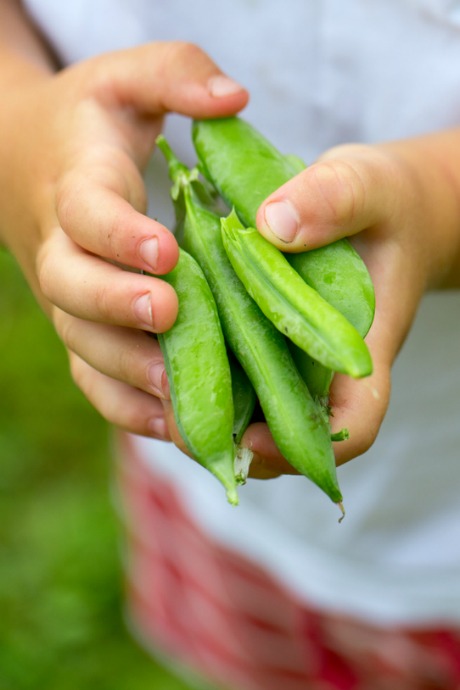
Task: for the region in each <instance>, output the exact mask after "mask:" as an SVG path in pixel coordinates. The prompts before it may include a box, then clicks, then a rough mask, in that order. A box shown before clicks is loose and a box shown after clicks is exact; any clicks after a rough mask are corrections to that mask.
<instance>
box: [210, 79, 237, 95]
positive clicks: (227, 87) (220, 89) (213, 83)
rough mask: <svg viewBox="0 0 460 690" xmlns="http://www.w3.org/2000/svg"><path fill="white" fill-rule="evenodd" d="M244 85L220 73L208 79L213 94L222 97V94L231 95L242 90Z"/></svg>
mask: <svg viewBox="0 0 460 690" xmlns="http://www.w3.org/2000/svg"><path fill="white" fill-rule="evenodd" d="M242 90H243V87H242V86H241V85H240V84H238V83H237V82H236V81H233V79H230V78H229V77H225V76H224V75H223V74H218V75H216V76H214V77H211V78H210V79H209V81H208V91H209V93H210V94H211V96H215V97H216V98H220V97H221V96H231V95H232V94H234V93H238V91H242Z"/></svg>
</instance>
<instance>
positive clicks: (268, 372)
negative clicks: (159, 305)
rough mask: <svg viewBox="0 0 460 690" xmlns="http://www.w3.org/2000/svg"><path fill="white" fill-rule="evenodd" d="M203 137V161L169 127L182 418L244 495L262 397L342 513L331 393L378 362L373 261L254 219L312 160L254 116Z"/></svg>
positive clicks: (166, 341)
mask: <svg viewBox="0 0 460 690" xmlns="http://www.w3.org/2000/svg"><path fill="white" fill-rule="evenodd" d="M192 139H193V144H194V147H195V151H196V153H197V157H198V166H197V167H196V168H194V169H192V170H191V169H189V168H187V167H186V166H185V165H184V164H183V163H181V162H180V161H179V160H178V159H177V157H176V156H175V154H174V153H173V151H172V150H171V148H170V146H169V144H168V143H167V142H166V140H165V138H164V137H163V136H160V137H159V138H158V140H157V145H158V147H159V148H160V149H161V151H162V152H163V154H164V156H165V158H166V160H167V162H168V166H169V174H170V177H171V180H172V187H171V196H172V199H173V201H174V206H175V210H176V219H177V228H176V235H177V238H178V241H179V244H180V246H181V252H180V260H179V263H178V266H176V269H174V271H173V272H172V273H171V274H169V275H168V276H165V278H166V279H167V280H170V282H172V284H173V285H174V287H175V288H176V290H177V291H178V297H179V314H178V319H177V321H176V323H175V324H174V325H173V327H172V328H171V329H170V330H169V331H168V332H166V333H165V334H162V335H161V336H159V340H160V345H161V348H162V351H163V354H164V357H165V363H166V370H167V374H168V378H169V380H170V385H171V391H172V396H171V399H172V404H173V409H174V414H175V418H176V423H177V424H178V428H179V430H180V432H181V435H182V437H183V440H184V442H185V444H186V445H187V448H188V449H189V451H190V453H191V454H192V455H193V457H194V458H195V459H196V460H197V461H198V462H199V463H201V464H202V465H203V466H204V467H205V468H207V469H208V470H210V471H211V472H212V473H213V474H214V475H215V476H216V477H217V478H218V479H219V480H220V481H221V482H222V484H223V485H224V487H225V489H226V492H227V498H228V500H229V501H230V502H231V503H233V504H236V503H237V502H238V495H237V487H238V484H240V483H243V482H244V480H245V476H243V477H242V476H240V475H239V474H238V470H237V469H235V468H236V467H238V466H239V465H238V464H237V462H236V460H237V458H239V457H240V455H241V449H240V448H239V441H240V440H241V437H242V435H243V433H244V431H245V429H246V427H247V426H248V424H249V423H250V421H251V419H252V416H253V414H254V409H258V410H260V411H261V413H262V415H263V418H264V419H265V421H266V423H267V424H268V427H269V429H270V432H271V434H272V436H273V440H274V442H275V444H276V445H277V447H278V449H279V451H280V452H281V453H282V455H283V456H284V457H285V458H286V460H287V461H288V462H289V463H290V464H291V465H292V466H293V467H294V468H295V469H296V470H297V471H298V472H299V473H300V474H303V475H305V476H306V477H308V478H309V479H310V480H311V481H313V482H314V483H315V484H316V485H317V486H318V487H319V488H320V489H322V490H323V491H324V492H325V493H326V494H327V495H328V496H329V498H330V499H331V500H332V501H334V502H335V503H337V504H338V505H339V506H340V508H341V510H342V512H343V507H342V494H341V491H340V488H339V484H338V480H337V473H336V465H335V458H334V452H333V446H332V442H333V440H338V439H340V438H346V437H347V434H346V430H344V432H343V433H342V434H339V435H336V436H335V437H334V438H333V437H331V429H330V424H329V408H328V392H329V386H330V383H331V380H332V377H333V374H334V372H342V373H344V374H347V375H350V376H353V377H363V376H368V375H369V374H370V373H371V372H372V360H371V356H370V353H369V351H368V349H367V346H366V344H365V342H364V336H365V335H366V333H367V331H368V330H369V328H370V326H371V323H372V319H373V315H374V309H375V300H374V291H373V286H372V282H371V279H370V276H369V274H368V271H367V269H366V266H365V264H364V263H363V261H362V259H361V258H360V256H359V255H358V254H357V252H356V251H355V250H354V249H353V247H352V246H351V244H350V243H349V242H348V241H347V240H339V241H338V242H335V243H333V244H331V245H328V246H326V247H322V248H320V249H316V250H313V251H306V252H302V253H301V254H296V255H291V256H289V255H285V254H283V253H282V252H281V251H279V250H278V249H277V248H275V247H274V246H273V245H272V244H270V243H269V242H268V241H267V240H265V239H264V238H263V237H262V236H261V235H260V234H259V233H258V232H257V230H255V215H256V212H257V209H258V207H259V205H260V203H261V202H262V201H263V200H264V199H265V198H266V197H267V196H269V194H271V193H272V192H273V191H275V190H276V189H277V188H278V187H280V186H281V185H282V184H284V183H285V182H286V181H287V180H289V179H290V178H291V177H293V176H294V175H295V174H297V172H299V170H300V169H302V167H304V166H303V164H302V163H301V162H299V160H298V159H296V158H295V157H293V156H285V155H283V154H281V153H280V152H279V151H278V150H277V149H276V148H275V147H274V146H273V145H272V144H271V143H270V142H269V141H268V140H267V139H265V138H264V137H263V136H262V135H261V134H260V133H259V132H258V131H257V130H256V129H255V128H254V127H253V126H251V125H250V124H249V123H247V122H246V121H244V120H243V119H242V118H240V117H238V116H235V117H229V118H222V119H215V120H199V121H194V122H193V125H192ZM197 274H200V280H199V281H198V284H197V277H196V276H197ZM219 332H220V333H219ZM244 474H245V473H244Z"/></svg>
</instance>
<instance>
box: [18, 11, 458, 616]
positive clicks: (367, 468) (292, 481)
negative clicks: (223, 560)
mask: <svg viewBox="0 0 460 690" xmlns="http://www.w3.org/2000/svg"><path fill="white" fill-rule="evenodd" d="M24 4H25V5H26V6H27V7H28V9H29V10H30V13H31V15H32V16H33V17H34V18H35V20H36V21H37V23H38V24H39V25H40V26H41V27H42V29H43V31H44V33H45V34H46V35H47V36H48V37H49V39H50V40H51V42H52V43H53V45H54V46H55V48H56V50H57V52H58V54H59V55H60V56H61V57H62V59H63V60H64V62H66V63H71V62H74V61H76V60H80V59H84V58H86V57H88V56H91V55H93V54H96V53H99V52H102V51H105V50H110V49H112V48H118V47H128V46H130V45H135V44H137V43H142V42H146V41H150V40H157V39H161V40H169V39H184V40H189V41H193V42H195V43H198V44H199V45H201V46H202V47H203V48H204V49H205V50H207V52H208V53H209V54H210V55H211V56H212V57H213V58H214V59H215V60H216V62H217V63H218V64H219V65H220V66H221V67H222V68H223V69H224V71H226V72H227V73H228V74H230V75H231V76H233V77H234V78H235V79H237V80H239V81H240V82H241V83H242V84H244V85H245V86H247V87H248V88H249V90H250V91H251V93H252V98H251V102H250V104H249V106H248V108H247V109H246V110H245V112H244V116H245V117H246V118H247V119H249V120H251V121H252V122H253V123H254V124H255V125H256V126H257V127H258V128H259V129H260V130H261V131H262V132H263V133H264V134H266V135H267V136H268V137H269V138H271V140H272V141H273V142H274V143H275V144H276V145H277V146H278V147H279V148H281V149H282V150H284V151H285V152H293V153H296V154H298V155H300V156H302V157H303V158H304V159H305V160H307V162H309V161H312V160H314V158H315V157H316V156H317V155H318V154H319V153H321V152H322V151H323V150H325V149H326V148H328V147H330V146H331V145H334V144H336V143H341V142H347V141H361V142H374V141H377V140H382V139H392V138H401V137H405V136H410V135H414V134H418V133H422V132H426V131H429V130H434V129H439V128H442V127H449V126H452V125H457V124H458V123H459V122H460V2H459V1H455V0H347V2H344V1H343V0H322V1H320V0H311V1H310V2H306V1H305V0H283V2H277V1H276V0H266V2H262V0H225V1H223V2H219V3H218V8H217V6H216V3H213V2H209V1H206V0H195V1H194V2H193V3H191V2H186V1H184V0H168V2H167V3H160V2H154V0H118V1H117V0H78V1H77V0H74V2H72V3H62V2H60V0H26V1H25V3H24ZM166 127H167V134H168V137H169V138H170V139H171V142H172V144H173V146H174V148H175V149H176V150H177V151H178V152H179V154H180V155H181V156H182V157H183V158H185V160H187V161H189V162H193V160H194V158H193V153H192V149H191V145H190V136H189V122H187V120H186V119H185V118H181V117H178V116H172V117H170V118H169V119H168V122H167V126H166ZM158 180H160V182H159V183H158ZM147 182H148V183H149V185H150V186H151V192H152V197H151V212H152V214H153V215H155V216H156V217H160V218H162V219H164V220H165V221H167V220H168V219H170V218H171V207H170V203H169V200H168V189H169V181H168V179H167V175H166V172H165V167H164V164H163V163H162V160H161V159H160V157H157V156H154V157H153V161H152V167H151V169H150V170H149V172H148V175H147ZM459 314H460V293H459V292H449V293H433V294H429V295H427V296H426V298H425V300H424V302H423V304H422V306H421V309H420V312H419V314H418V317H417V320H416V323H415V325H414V328H413V331H412V332H411V334H410V337H409V338H408V340H407V342H406V344H405V347H404V348H403V351H402V353H401V355H400V356H399V358H398V361H397V363H396V365H395V367H394V379H393V381H394V383H393V393H392V401H391V404H390V409H389V412H388V415H387V417H386V420H385V422H384V424H383V428H382V430H381V433H380V435H379V437H378V439H377V441H376V443H375V444H374V446H373V447H372V449H371V450H370V451H368V452H367V453H366V454H365V455H364V456H362V457H361V458H358V459H356V460H354V461H353V462H351V463H348V464H347V465H346V466H343V467H341V468H340V469H339V480H340V484H341V488H342V491H343V494H344V498H345V503H346V508H347V517H346V519H345V520H344V521H343V523H342V524H340V525H338V523H337V517H338V516H337V514H336V512H335V509H334V507H333V506H332V504H330V502H329V501H328V500H327V499H326V498H325V497H324V495H323V494H322V492H320V491H319V490H318V489H317V487H314V486H313V485H311V484H310V483H309V482H308V481H307V480H306V479H304V478H302V477H282V478H279V479H276V480H272V481H269V482H258V481H255V480H252V481H249V482H248V484H247V485H246V486H245V487H244V488H242V489H241V491H240V500H241V504H240V506H239V507H238V508H237V509H234V508H231V507H230V506H228V505H227V504H226V501H225V496H224V493H223V490H222V488H221V487H220V485H218V483H217V481H216V480H215V479H214V478H213V477H211V476H210V475H208V473H206V472H205V471H204V470H203V469H202V468H200V467H198V466H197V465H196V464H195V463H193V462H190V460H189V459H188V458H186V457H185V456H183V455H182V454H181V453H180V452H179V451H178V450H177V449H175V447H173V446H172V445H170V444H164V443H160V442H155V441H151V440H148V439H138V441H137V443H138V446H139V448H140V450H141V452H142V453H143V454H144V456H145V459H146V462H148V463H152V466H153V465H154V466H155V468H156V469H157V471H161V472H164V473H166V474H168V475H169V476H172V477H174V480H175V482H176V483H177V485H178V486H180V487H182V488H183V493H184V497H185V500H187V502H188V504H189V506H190V509H191V510H192V511H193V513H194V515H195V516H196V518H197V519H198V520H200V521H201V523H202V524H203V525H204V526H205V528H206V529H208V530H210V531H211V532H212V533H213V534H214V535H215V536H216V537H217V538H219V539H222V540H224V541H225V542H226V543H228V544H231V545H233V546H235V547H236V548H239V549H241V550H243V551H245V552H247V553H248V554H250V555H251V557H253V558H254V557H255V558H258V559H259V560H260V561H261V562H263V563H264V564H265V565H266V566H267V567H269V568H270V569H271V570H272V571H273V572H275V573H276V574H277V575H278V576H279V577H280V578H282V580H283V581H284V582H286V583H288V584H289V585H290V586H291V587H293V588H294V589H295V591H296V592H297V593H298V594H299V595H300V596H302V597H306V598H308V599H311V598H313V599H314V601H316V602H317V603H318V604H320V605H323V606H326V607H328V606H330V607H333V608H334V609H337V608H339V609H342V610H344V611H348V612H352V613H356V614H361V615H363V616H366V617H369V618H371V619H373V620H378V621H393V622H398V621H402V622H426V621H432V620H437V621H438V620H440V619H441V620H442V619H444V620H452V621H455V622H456V623H457V624H458V623H460V505H459V500H458V492H459V488H460V450H459V448H458V440H459V437H460V432H459V428H458V426H457V424H458V421H457V418H458V414H459V412H460V356H459V346H458V344H459V342H460V318H459Z"/></svg>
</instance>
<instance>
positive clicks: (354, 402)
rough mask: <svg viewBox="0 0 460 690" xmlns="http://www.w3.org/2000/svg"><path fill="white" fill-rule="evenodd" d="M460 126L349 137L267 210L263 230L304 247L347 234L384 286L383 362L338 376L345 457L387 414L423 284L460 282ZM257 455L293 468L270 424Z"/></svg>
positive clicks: (379, 325) (373, 347) (268, 471)
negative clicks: (370, 138)
mask: <svg viewBox="0 0 460 690" xmlns="http://www.w3.org/2000/svg"><path fill="white" fill-rule="evenodd" d="M459 160H460V134H459V133H458V132H450V133H449V132H447V133H444V134H437V135H432V136H427V137H424V138H420V139H414V140H408V141H406V142H396V143H391V144H386V145H381V146H375V147H372V146H364V145H363V146H361V145H347V146H341V147H337V148H334V149H332V150H330V151H328V152H327V153H326V154H325V155H324V156H323V157H322V158H321V159H320V160H319V161H318V162H317V163H316V164H314V165H312V166H311V167H310V168H308V169H307V170H306V171H304V172H302V173H301V174H299V175H298V176H297V177H295V178H294V179H293V180H291V181H290V182H288V183H287V184H286V185H284V186H283V187H281V188H280V189H279V190H278V191H276V192H275V193H274V194H273V195H272V196H271V197H270V198H269V199H268V200H267V201H266V202H264V204H263V205H262V206H261V208H260V209H259V213H258V227H259V229H260V232H261V233H262V234H263V235H264V236H265V237H267V239H269V240H270V241H271V242H273V244H275V245H276V246H277V247H279V248H280V249H282V250H283V251H294V252H295V251H302V250H303V249H305V248H313V247H318V246H321V245H324V244H327V243H330V242H332V241H334V240H336V239H338V238H340V237H344V236H352V238H351V239H352V242H353V244H354V245H355V246H356V248H357V249H358V251H359V252H360V254H361V255H362V257H363V258H364V260H365V262H366V264H367V266H368V268H369V271H370V273H371V276H372V279H373V282H374V286H375V291H376V313H375V319H374V324H373V326H372V328H371V330H370V332H369V334H368V336H367V338H366V342H367V343H368V346H369V348H370V351H371V353H372V357H373V361H374V373H373V374H372V376H370V377H369V378H365V379H361V380H353V379H351V378H349V377H346V376H343V375H336V376H335V378H334V380H333V383H332V387H331V391H330V402H331V407H332V415H333V416H332V419H331V422H332V429H333V431H338V430H339V429H341V428H343V427H346V428H348V429H349V432H350V439H349V440H348V441H341V442H340V443H336V444H335V451H336V458H337V463H338V464H341V463H343V462H345V461H347V460H350V459H351V458H354V457H356V456H357V455H360V454H361V453H363V452H365V451H366V450H367V449H368V448H369V447H370V446H371V444H372V443H373V442H374V440H375V438H376V436H377V433H378V430H379V428H380V425H381V423H382V420H383V418H384V416H385V413H386V410H387V407H388V402H389V396H390V381H391V367H392V364H393V362H394V360H395V358H396V356H397V354H398V351H399V349H400V347H401V345H402V344H403V342H404V339H405V337H406V335H407V333H408V331H409V329H410V327H411V324H412V321H413V318H414V316H415V313H416V311H417V307H418V305H419V302H420V300H421V298H422V296H423V293H424V292H425V291H426V290H427V289H429V288H432V287H451V286H457V287H458V286H459V282H460V281H459V274H460V272H459V264H460V259H459V257H460V251H459V244H460V209H459V203H458V199H459V198H460V196H459V191H460V173H459V169H460V168H459V166H458V161H459ZM243 443H244V444H245V445H249V446H252V447H253V449H254V451H255V453H256V455H255V461H254V463H253V466H252V474H253V476H261V477H263V476H265V477H269V476H275V475H276V474H279V473H282V472H292V469H290V468H289V466H288V465H287V463H286V462H285V461H284V460H283V459H282V458H281V457H280V454H279V453H278V451H277V450H276V448H275V447H274V444H273V441H272V439H271V437H270V435H269V433H268V430H267V428H266V426H265V425H261V424H257V425H253V426H252V427H250V428H249V429H248V431H247V433H246V435H245V437H244V439H243Z"/></svg>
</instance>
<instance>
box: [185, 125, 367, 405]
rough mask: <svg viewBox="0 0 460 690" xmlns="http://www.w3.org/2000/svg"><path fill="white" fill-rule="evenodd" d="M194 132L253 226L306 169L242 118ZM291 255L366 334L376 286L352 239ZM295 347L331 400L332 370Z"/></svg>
mask: <svg viewBox="0 0 460 690" xmlns="http://www.w3.org/2000/svg"><path fill="white" fill-rule="evenodd" d="M192 137H193V143H194V146H195V150H196V152H197V155H198V157H199V160H200V167H201V169H202V171H203V173H204V175H205V176H206V177H207V178H208V179H209V180H210V181H211V182H212V183H213V185H214V186H215V187H216V189H217V190H218V191H219V193H220V194H221V196H222V198H223V199H225V200H226V202H227V204H228V206H229V207H230V208H231V207H234V208H235V209H236V211H237V213H238V215H239V217H240V219H241V220H242V221H243V223H244V224H245V225H246V226H248V227H255V222H256V213H257V210H258V208H259V206H260V204H261V203H262V202H263V201H264V200H265V199H266V198H267V197H268V196H269V195H270V194H271V193H272V192H274V191H275V190H276V189H278V188H279V187H280V186H281V185H283V184H285V183H286V182H287V181H288V180H289V179H291V178H292V177H293V176H294V175H296V174H298V173H299V172H301V171H302V169H304V168H305V164H304V163H303V161H302V160H301V159H300V158H298V157H297V156H295V155H283V154H281V153H280V152H279V151H278V150H277V149H276V148H275V147H274V146H273V145H272V144H271V142H269V141H268V140H267V139H266V138H265V137H264V136H263V135H262V134H261V133H260V132H259V131H257V130H256V129H255V128H254V127H253V126H252V125H250V124H249V123H248V122H246V121H245V120H243V119H242V118H240V117H228V118H221V119H214V120H196V121H195V122H194V123H193V128H192ZM287 258H288V260H289V261H290V263H292V265H293V266H295V268H296V271H297V272H298V273H299V274H300V275H301V276H302V277H303V279H304V280H305V281H306V282H307V283H308V284H309V285H310V286H311V287H313V288H314V289H315V290H317V291H318V292H319V294H320V295H321V296H322V297H324V299H325V300H327V301H328V302H329V303H330V304H332V305H333V306H335V307H336V309H338V310H339V311H340V312H341V313H342V314H343V315H344V316H345V317H346V318H347V319H348V320H349V321H350V322H351V323H352V324H353V325H354V326H355V328H356V329H357V330H358V332H359V333H360V334H361V335H362V336H363V337H364V336H365V335H366V333H367V331H368V330H369V328H370V326H371V323H372V319H373V315H374V309H375V297H374V290H373V286H372V282H371V279H370V276H369V273H368V271H367V268H366V266H365V264H364V262H363V261H362V259H361V257H360V256H359V254H358V253H357V252H356V250H355V249H354V248H353V247H352V245H351V244H350V243H349V242H348V240H346V239H340V240H338V241H336V242H334V243H332V244H330V245H328V246H326V247H321V248H319V249H315V250H311V251H308V252H301V253H300V254H287ZM292 352H293V356H294V358H295V360H296V362H297V364H298V367H299V369H300V371H301V373H302V376H303V377H305V380H306V381H307V383H308V386H309V388H310V390H311V392H312V394H313V395H314V396H315V397H318V398H320V399H321V400H323V401H325V400H327V395H328V391H329V385H330V382H331V380H332V376H333V371H330V370H327V368H325V367H324V366H323V365H321V364H320V363H319V362H317V361H315V360H312V359H311V358H310V357H309V356H308V355H306V354H305V353H304V352H303V351H302V350H300V351H297V349H296V347H293V348H292Z"/></svg>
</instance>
